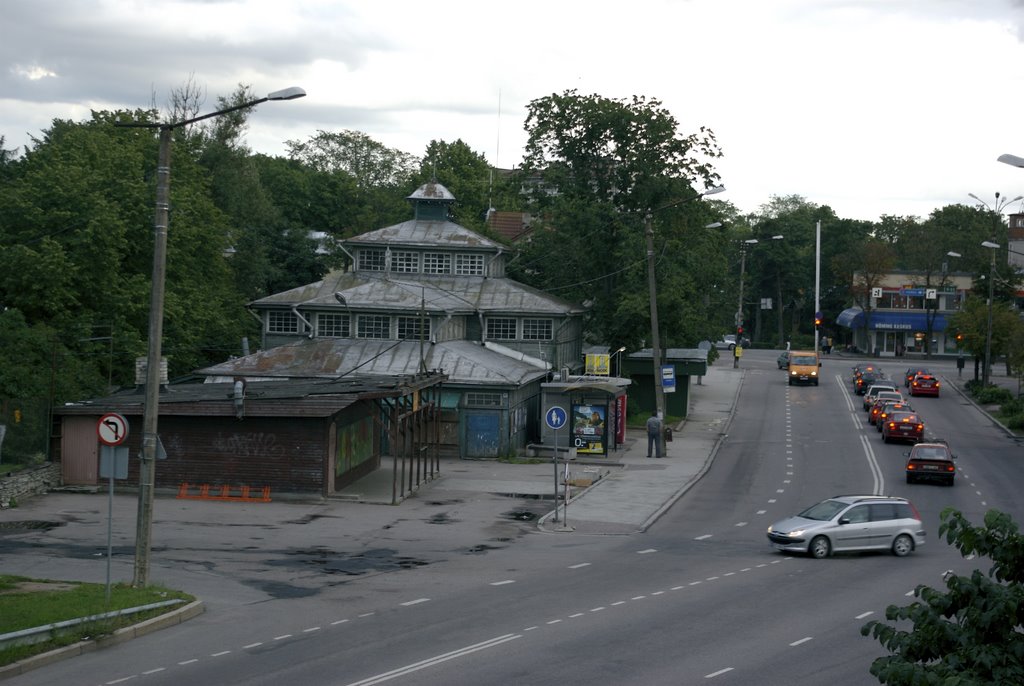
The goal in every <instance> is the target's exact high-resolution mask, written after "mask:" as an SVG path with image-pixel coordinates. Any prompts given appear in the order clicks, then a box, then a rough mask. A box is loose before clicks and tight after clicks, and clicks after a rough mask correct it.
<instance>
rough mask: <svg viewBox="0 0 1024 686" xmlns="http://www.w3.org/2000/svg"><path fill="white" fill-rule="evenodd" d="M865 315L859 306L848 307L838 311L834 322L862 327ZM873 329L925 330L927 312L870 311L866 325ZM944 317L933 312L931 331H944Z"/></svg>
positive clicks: (852, 327) (850, 327)
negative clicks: (868, 322)
mask: <svg viewBox="0 0 1024 686" xmlns="http://www.w3.org/2000/svg"><path fill="white" fill-rule="evenodd" d="M865 318H866V315H865V314H864V310H862V309H860V308H859V307H850V308H847V309H845V310H843V311H842V312H840V313H839V316H838V317H836V324H838V325H839V326H845V327H846V328H848V329H863V328H864V320H865ZM868 328H870V329H871V330H873V331H927V330H928V314H927V313H925V312H921V311H913V312H911V311H905V312H893V311H892V310H882V311H877V310H875V311H872V312H871V323H870V326H869V327H868ZM945 330H946V317H945V315H943V314H941V313H938V312H937V313H935V314H934V315H933V319H932V331H933V332H934V331H945Z"/></svg>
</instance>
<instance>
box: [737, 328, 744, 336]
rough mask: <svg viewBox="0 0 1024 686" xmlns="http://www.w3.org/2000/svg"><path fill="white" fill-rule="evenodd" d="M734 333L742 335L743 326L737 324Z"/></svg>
mask: <svg viewBox="0 0 1024 686" xmlns="http://www.w3.org/2000/svg"><path fill="white" fill-rule="evenodd" d="M736 334H737V335H739V336H742V335H743V327H742V326H737V327H736Z"/></svg>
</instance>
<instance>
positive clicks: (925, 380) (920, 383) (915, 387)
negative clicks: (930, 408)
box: [910, 374, 939, 398]
mask: <svg viewBox="0 0 1024 686" xmlns="http://www.w3.org/2000/svg"><path fill="white" fill-rule="evenodd" d="M910 395H934V396H935V397H936V398H938V397H939V380H938V379H936V378H935V377H934V376H932V375H931V374H918V375H917V376H915V377H914V380H913V381H911V382H910Z"/></svg>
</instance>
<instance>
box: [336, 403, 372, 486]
mask: <svg viewBox="0 0 1024 686" xmlns="http://www.w3.org/2000/svg"><path fill="white" fill-rule="evenodd" d="M371 459H373V418H372V417H364V418H363V419H359V420H356V421H354V422H352V423H351V424H346V425H345V426H340V427H338V456H337V459H336V460H335V461H334V475H335V476H341V475H342V474H344V473H345V472H347V471H349V470H350V469H353V468H355V467H358V466H359V465H361V464H362V463H363V462H366V461H367V460H371Z"/></svg>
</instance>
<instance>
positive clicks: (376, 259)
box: [359, 248, 384, 272]
mask: <svg viewBox="0 0 1024 686" xmlns="http://www.w3.org/2000/svg"><path fill="white" fill-rule="evenodd" d="M359 268H360V269H362V270H363V271H367V272H382V271H384V251H383V250H378V249H376V248H362V249H361V250H360V251H359Z"/></svg>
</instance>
